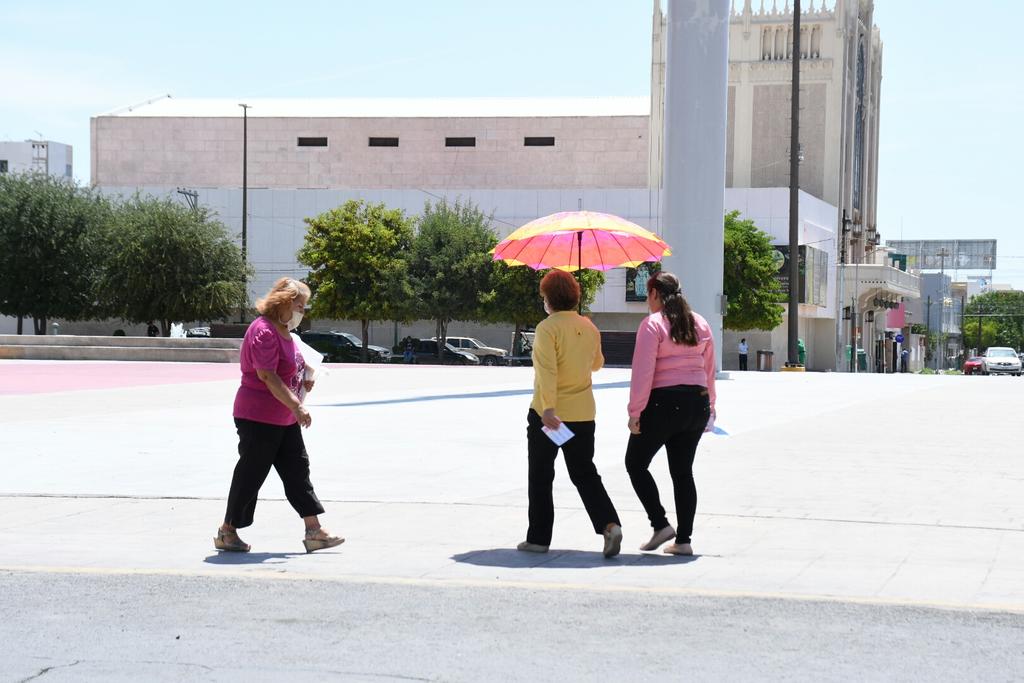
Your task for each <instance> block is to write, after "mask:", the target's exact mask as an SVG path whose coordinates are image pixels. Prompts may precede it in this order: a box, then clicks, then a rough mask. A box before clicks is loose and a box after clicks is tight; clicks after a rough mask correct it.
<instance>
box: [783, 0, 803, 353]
mask: <svg viewBox="0 0 1024 683" xmlns="http://www.w3.org/2000/svg"><path fill="white" fill-rule="evenodd" d="M790 100H791V102H790V104H791V107H790V122H789V123H790V129H789V316H788V319H789V354H788V355H789V361H788V362H787V363H786V366H787V367H794V368H795V367H800V355H799V352H798V350H797V338H798V336H799V334H800V326H799V323H800V0H794V2H793V84H792V92H791V96H790Z"/></svg>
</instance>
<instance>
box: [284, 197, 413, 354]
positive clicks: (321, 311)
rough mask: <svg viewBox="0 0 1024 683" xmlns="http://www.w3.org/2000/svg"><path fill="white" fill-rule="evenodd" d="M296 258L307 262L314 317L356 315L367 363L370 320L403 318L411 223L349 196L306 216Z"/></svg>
mask: <svg viewBox="0 0 1024 683" xmlns="http://www.w3.org/2000/svg"><path fill="white" fill-rule="evenodd" d="M306 224H307V225H308V226H309V229H308V230H307V232H306V237H305V241H304V242H303V245H302V248H301V249H300V250H299V253H298V259H299V262H300V263H302V264H304V265H307V266H309V267H310V272H309V285H310V287H311V288H312V289H313V291H314V297H313V310H312V313H313V315H314V316H317V317H321V318H341V319H344V320H358V321H359V322H360V324H361V325H362V335H361V337H362V340H363V348H362V360H363V362H366V359H367V354H368V349H367V345H368V343H369V327H370V321H371V320H391V319H407V318H408V317H409V316H410V314H411V307H410V305H409V302H410V301H411V300H412V291H411V288H410V286H409V282H408V273H407V264H406V258H407V257H408V252H409V247H410V245H411V243H412V237H413V230H412V222H411V221H410V220H409V219H407V218H406V216H405V214H404V213H403V212H402V211H401V210H399V209H388V208H387V207H385V206H384V205H383V204H368V203H366V202H363V201H357V200H350V201H347V202H345V204H343V205H342V206H341V207H339V208H337V209H332V210H331V211H328V212H326V213H322V214H320V215H319V216H317V217H315V218H307V219H306Z"/></svg>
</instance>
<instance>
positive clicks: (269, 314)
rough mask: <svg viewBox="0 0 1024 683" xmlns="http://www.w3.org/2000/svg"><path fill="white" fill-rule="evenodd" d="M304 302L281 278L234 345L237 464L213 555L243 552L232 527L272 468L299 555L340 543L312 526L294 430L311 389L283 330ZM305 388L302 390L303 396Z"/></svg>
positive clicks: (252, 506) (314, 503) (302, 452)
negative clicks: (295, 517)
mask: <svg viewBox="0 0 1024 683" xmlns="http://www.w3.org/2000/svg"><path fill="white" fill-rule="evenodd" d="M308 301H309V287H307V286H306V284H305V283H304V282H300V281H299V280H294V279H292V278H290V277H283V278H281V279H280V280H278V281H277V282H275V283H274V286H273V287H272V288H271V290H270V292H268V293H267V295H266V296H265V297H264V298H262V299H260V300H259V301H257V302H256V310H257V311H258V312H259V313H260V315H259V317H258V318H256V319H255V320H253V321H252V324H251V325H249V329H248V330H246V332H245V338H244V339H243V340H242V349H241V366H242V385H241V386H240V387H238V392H237V393H236V394H235V406H234V411H233V413H234V417H235V428H236V429H237V430H238V456H239V458H238V464H237V465H235V473H234V476H232V478H231V490H230V491H229V493H228V505H227V512H226V513H225V515H224V523H223V524H222V525H221V526H220V528H219V529H217V537H216V538H215V539H213V545H214V547H215V548H217V550H232V551H236V552H249V550H250V546H249V544H248V543H244V542H243V541H242V539H241V538H239V537H238V529H242V528H245V527H247V526H249V525H251V524H252V521H253V515H254V513H255V511H256V500H257V497H258V496H259V492H260V487H261V486H263V482H264V481H266V479H267V475H268V474H269V473H270V468H271V467H274V468H275V469H277V474H278V476H280V477H281V482H282V483H283V484H284V493H285V496H286V497H287V498H288V502H289V503H291V506H292V507H293V508H295V511H296V512H297V513H299V516H300V517H302V520H303V522H305V525H306V535H305V538H303V540H302V543H303V545H304V546H305V547H306V552H313V551H314V550H320V549H322V548H333V547H334V546H336V545H340V544H341V543H343V542H344V541H345V539H344V538H340V537H338V536H332V535H330V534H329V533H327V531H325V530H324V529H322V528H321V527H320V521H319V519H318V517H317V515H320V514H323V511H324V507H323V505H321V504H320V499H319V498H317V496H316V493H315V492H314V491H313V484H312V483H311V482H310V480H309V456H308V455H307V454H306V446H305V444H304V443H303V441H302V429H301V427H308V426H309V425H310V423H311V422H312V418H311V417H310V415H309V411H308V410H306V407H305V406H304V405H302V398H300V397H301V396H303V395H304V393H306V392H309V391H310V390H311V389H312V388H313V382H312V380H308V379H306V377H305V368H306V364H305V362H304V361H303V359H302V353H301V352H300V351H299V349H298V348H296V346H295V342H294V341H293V340H292V337H291V334H290V333H289V330H293V329H295V328H296V327H298V326H299V323H300V322H301V321H302V313H303V311H304V310H305V308H306V303H307V302H308ZM303 390H305V391H303Z"/></svg>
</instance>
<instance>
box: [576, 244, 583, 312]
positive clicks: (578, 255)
mask: <svg viewBox="0 0 1024 683" xmlns="http://www.w3.org/2000/svg"><path fill="white" fill-rule="evenodd" d="M576 252H577V253H576V259H577V260H576V263H577V264H578V265H577V268H576V282H577V283H578V284H579V286H580V301H579V304H578V305H577V308H578V309H579V310H577V311H576V312H577V313H579V314H580V315H583V231H582V230H580V231H579V232H577V233H576Z"/></svg>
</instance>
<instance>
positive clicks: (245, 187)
mask: <svg viewBox="0 0 1024 683" xmlns="http://www.w3.org/2000/svg"><path fill="white" fill-rule="evenodd" d="M238 106H239V107H241V108H242V266H243V268H247V267H248V265H249V231H248V227H249V222H248V218H249V196H248V195H249V107H250V106H251V105H248V104H239V105H238ZM242 282H243V284H244V289H245V301H244V303H243V304H242V307H241V310H240V311H239V312H238V321H239V322H243V323H244V322H245V309H246V306H248V304H249V282H248V278H247V277H246V274H245V272H244V270H243V272H242Z"/></svg>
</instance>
